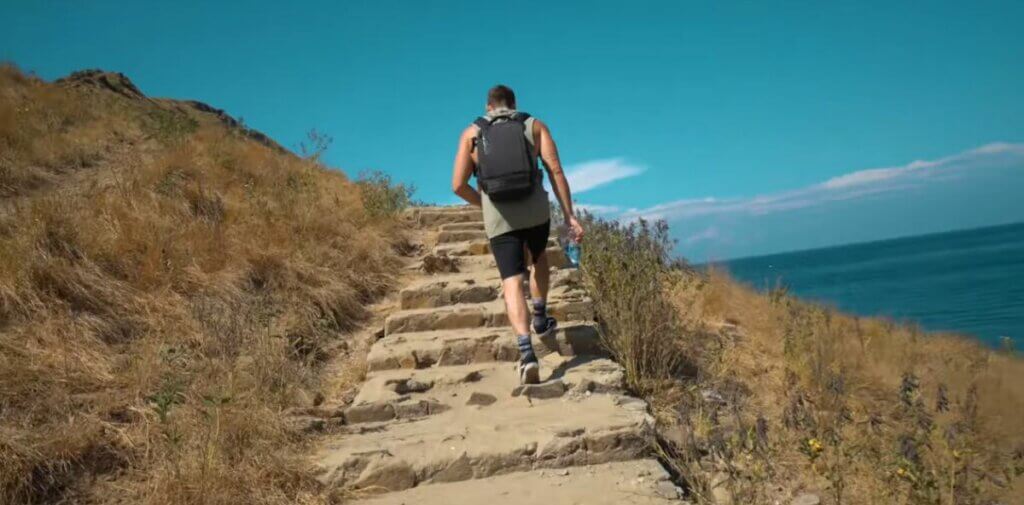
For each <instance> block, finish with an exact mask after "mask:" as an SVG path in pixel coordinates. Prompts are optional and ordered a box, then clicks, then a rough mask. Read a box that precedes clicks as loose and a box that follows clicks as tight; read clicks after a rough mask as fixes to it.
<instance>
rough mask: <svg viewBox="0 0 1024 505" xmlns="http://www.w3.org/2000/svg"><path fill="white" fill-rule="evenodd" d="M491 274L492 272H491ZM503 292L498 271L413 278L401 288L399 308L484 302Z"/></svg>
mask: <svg viewBox="0 0 1024 505" xmlns="http://www.w3.org/2000/svg"><path fill="white" fill-rule="evenodd" d="M489 274H490V275H489ZM500 293H501V280H500V279H499V278H498V273H497V271H495V272H467V273H457V274H448V275H443V276H436V277H427V278H425V279H422V280H419V281H414V282H412V283H411V284H410V285H409V286H408V287H406V288H403V289H402V290H401V291H399V293H398V296H399V307H400V308H402V309H424V308H430V307H442V306H445V305H454V304H457V303H482V302H488V301H491V300H495V299H497V298H498V295H499V294H500Z"/></svg>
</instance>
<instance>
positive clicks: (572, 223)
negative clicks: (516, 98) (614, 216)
mask: <svg viewBox="0 0 1024 505" xmlns="http://www.w3.org/2000/svg"><path fill="white" fill-rule="evenodd" d="M534 128H536V129H537V132H538V133H539V135H540V139H539V140H540V143H539V144H538V145H539V146H540V159H541V161H543V162H544V168H546V169H547V171H548V178H549V179H550V180H551V189H552V190H554V192H555V197H556V198H557V199H558V203H559V204H560V205H561V207H562V215H563V216H564V217H565V223H566V224H567V225H569V229H570V230H571V231H572V234H573V236H574V237H575V238H576V240H577V241H579V240H583V227H582V226H580V223H579V221H577V220H576V213H575V212H573V209H572V192H571V190H570V189H569V181H568V180H567V179H566V178H565V172H564V171H563V170H562V161H561V160H560V159H559V158H558V146H556V145H555V139H554V138H552V136H551V130H549V129H548V126H547V125H546V124H544V123H542V122H541V121H540V120H539V119H538V120H536V121H534Z"/></svg>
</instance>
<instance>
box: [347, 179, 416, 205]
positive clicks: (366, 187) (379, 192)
mask: <svg viewBox="0 0 1024 505" xmlns="http://www.w3.org/2000/svg"><path fill="white" fill-rule="evenodd" d="M356 185H357V186H358V187H359V191H360V195H361V196H362V199H363V207H364V208H365V209H366V212H367V214H369V215H371V216H374V217H391V216H395V215H397V214H398V213H399V212H402V211H403V210H405V209H406V208H407V207H409V204H410V202H411V200H412V194H413V192H414V191H415V189H414V188H413V187H412V186H409V185H406V184H404V183H394V182H392V180H391V176H390V175H388V174H385V173H384V172H381V171H378V170H372V171H363V172H360V173H359V177H358V178H356Z"/></svg>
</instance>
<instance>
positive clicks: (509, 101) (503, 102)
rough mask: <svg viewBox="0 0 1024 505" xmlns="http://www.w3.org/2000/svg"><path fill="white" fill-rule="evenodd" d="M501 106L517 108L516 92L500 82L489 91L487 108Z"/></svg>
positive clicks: (498, 107)
mask: <svg viewBox="0 0 1024 505" xmlns="http://www.w3.org/2000/svg"><path fill="white" fill-rule="evenodd" d="M500 108H506V109H515V108H516V93H515V92H514V91H512V88H510V87H508V86H506V85H504V84H498V85H497V86H494V87H493V88H491V89H490V90H488V91H487V110H494V109H500Z"/></svg>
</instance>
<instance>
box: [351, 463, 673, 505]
mask: <svg viewBox="0 0 1024 505" xmlns="http://www.w3.org/2000/svg"><path fill="white" fill-rule="evenodd" d="M680 495H681V490H680V489H679V488H678V487H676V486H675V484H673V483H672V481H671V480H670V477H669V474H668V472H666V471H665V469H664V468H662V466H661V464H659V463H658V462H657V461H655V460H653V459H641V460H634V461H622V462H615V463H605V464H601V465H590V466H581V467H577V468H570V469H563V470H532V471H527V472H515V473H509V474H505V475H499V476H496V477H489V478H486V479H477V480H467V481H461V482H449V483H444V484H434V485H431V486H421V487H415V488H412V489H408V490H405V491H402V492H398V493H389V494H385V495H381V496H376V497H373V498H368V499H364V500H359V501H356V502H355V503H356V504H358V505H413V504H415V505H450V504H452V503H469V504H486V505H524V504H527V505H528V504H543V505H579V504H587V505H623V504H631V505H671V504H680V502H679V501H678V500H679V498H680Z"/></svg>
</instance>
